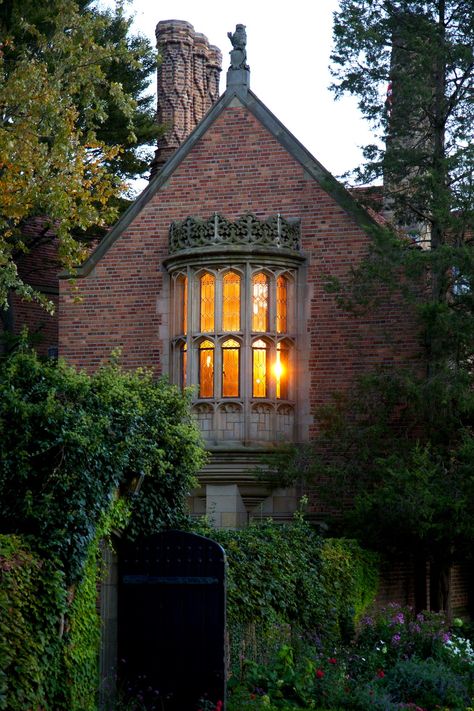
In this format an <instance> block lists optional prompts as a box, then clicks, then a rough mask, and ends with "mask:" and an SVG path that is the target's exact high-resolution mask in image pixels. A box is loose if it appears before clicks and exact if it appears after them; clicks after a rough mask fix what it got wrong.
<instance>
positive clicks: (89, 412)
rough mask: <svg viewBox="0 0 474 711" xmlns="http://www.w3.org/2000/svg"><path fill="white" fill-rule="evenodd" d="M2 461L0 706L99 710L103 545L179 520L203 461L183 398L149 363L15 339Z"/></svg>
mask: <svg viewBox="0 0 474 711" xmlns="http://www.w3.org/2000/svg"><path fill="white" fill-rule="evenodd" d="M12 423H14V424H15V426H14V427H12ZM0 461H1V466H0V574H1V577H0V709H8V710H9V711H20V710H22V711H24V709H35V710H36V709H38V711H39V709H41V711H93V710H94V709H95V708H96V694H97V689H98V651H99V637H100V622H99V618H98V611H97V605H96V603H97V588H98V582H99V577H98V576H99V571H100V549H99V543H100V541H103V540H105V539H107V538H108V537H109V534H110V531H111V530H112V528H113V529H116V528H119V529H121V530H124V529H125V528H128V531H129V534H130V535H132V536H133V535H136V534H137V533H139V532H140V531H141V530H144V529H146V528H147V530H149V531H157V530H159V529H160V528H163V527H165V526H169V525H179V522H181V521H182V520H184V518H185V509H186V500H185V495H186V493H187V492H188V491H189V489H190V488H191V487H192V485H193V483H194V472H195V471H196V470H197V469H198V468H199V467H200V466H201V464H202V463H203V461H204V455H203V449H202V447H201V442H200V438H199V434H198V431H197V429H196V427H195V425H194V423H193V422H192V420H191V417H190V414H189V408H188V404H187V402H186V400H185V399H184V398H183V396H182V395H181V393H180V392H179V391H178V390H177V389H176V388H174V387H171V386H170V385H168V384H167V383H166V382H165V381H163V380H156V379H154V378H153V376H152V374H151V372H148V371H145V370H139V371H136V372H125V371H123V370H121V368H120V367H119V365H118V364H117V362H111V363H110V364H109V365H106V366H103V367H102V368H100V369H99V370H98V371H97V372H96V373H95V374H94V375H87V374H86V373H78V372H77V371H76V370H74V369H73V368H71V367H70V366H68V365H66V364H65V363H64V362H62V361H59V362H58V363H56V362H54V361H51V360H47V361H43V360H40V359H39V358H38V357H37V356H36V354H35V353H33V352H32V351H30V350H29V349H28V348H27V347H26V346H24V345H22V346H21V347H20V349H19V350H18V351H17V352H16V353H14V354H12V355H10V356H9V357H8V358H6V359H5V360H3V361H1V362H0ZM137 482H140V483H141V484H142V486H141V490H140V492H139V494H138V495H135V496H133V497H129V496H128V492H129V491H130V489H132V488H136V483H137ZM147 523H148V524H149V525H148V526H147Z"/></svg>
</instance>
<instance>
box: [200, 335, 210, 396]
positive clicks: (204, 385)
mask: <svg viewBox="0 0 474 711" xmlns="http://www.w3.org/2000/svg"><path fill="white" fill-rule="evenodd" d="M199 397H203V398H205V397H214V344H213V343H212V341H201V344H200V346H199Z"/></svg>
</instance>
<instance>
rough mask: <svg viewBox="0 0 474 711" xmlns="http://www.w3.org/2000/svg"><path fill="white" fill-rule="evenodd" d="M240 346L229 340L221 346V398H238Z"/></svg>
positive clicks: (231, 339)
mask: <svg viewBox="0 0 474 711" xmlns="http://www.w3.org/2000/svg"><path fill="white" fill-rule="evenodd" d="M239 353H240V344H239V342H238V341H235V340H234V339H233V338H229V339H228V340H227V341H225V342H224V343H223V344H222V396H223V397H238V396H239Z"/></svg>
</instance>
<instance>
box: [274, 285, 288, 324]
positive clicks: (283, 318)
mask: <svg viewBox="0 0 474 711" xmlns="http://www.w3.org/2000/svg"><path fill="white" fill-rule="evenodd" d="M287 313H288V282H287V280H286V279H285V277H284V276H279V277H278V279H277V282H276V318H277V323H276V325H277V333H286V332H287V330H288V318H287Z"/></svg>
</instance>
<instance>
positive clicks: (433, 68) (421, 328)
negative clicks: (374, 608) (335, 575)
mask: <svg viewBox="0 0 474 711" xmlns="http://www.w3.org/2000/svg"><path fill="white" fill-rule="evenodd" d="M473 47H474V7H473V5H472V2H470V0H431V1H430V2H421V0H371V1H370V2H367V0H341V3H340V9H339V11H338V12H336V13H335V16H334V51H333V54H332V61H333V66H332V70H333V75H334V78H335V83H334V87H333V88H334V90H335V92H336V95H337V96H340V95H342V94H344V93H350V94H352V95H354V96H356V97H357V98H358V100H359V107H360V109H361V111H362V113H363V114H364V116H365V117H366V118H368V119H369V120H370V121H371V122H372V125H373V126H374V128H375V130H376V131H378V137H379V143H374V144H373V145H371V146H368V147H366V149H365V157H366V159H367V163H366V164H365V165H364V166H362V167H361V168H359V169H358V170H356V172H355V173H356V177H357V178H358V180H359V181H361V182H367V181H373V180H376V179H379V180H383V182H384V201H385V202H384V204H385V208H386V215H387V216H388V219H389V221H391V224H389V225H388V227H387V228H386V229H380V230H374V235H373V237H374V239H373V242H372V245H371V249H370V254H369V256H368V258H367V259H366V260H365V261H364V262H363V263H362V264H361V265H360V266H359V267H358V268H357V269H355V271H354V273H353V274H352V276H351V277H350V279H349V282H348V283H346V284H344V285H342V284H339V285H336V286H337V289H338V291H339V297H340V300H341V301H342V302H343V304H345V306H350V308H351V309H353V310H354V309H355V310H357V309H360V308H365V307H367V305H370V308H373V307H374V304H375V303H376V300H377V295H380V294H381V293H384V294H385V295H386V294H387V292H388V291H390V290H391V291H392V292H393V293H394V294H395V298H397V299H403V300H404V303H405V306H406V309H407V310H409V311H410V312H411V313H412V314H413V316H414V318H416V319H417V323H418V332H419V355H420V357H419V359H418V360H417V361H416V363H413V362H412V363H408V364H405V365H404V366H399V367H397V368H395V367H392V368H391V369H389V368H387V367H385V368H384V369H378V370H376V371H375V372H374V373H368V374H367V375H366V376H365V377H364V378H362V379H360V380H359V381H358V382H357V383H355V384H354V389H353V392H352V393H346V394H344V395H339V396H337V397H336V398H335V400H334V402H333V404H332V405H329V406H328V407H326V408H325V409H324V410H323V411H321V412H320V413H319V418H320V425H321V438H320V439H319V440H318V441H317V442H316V443H315V445H316V455H317V456H316V457H315V458H310V461H311V462H312V466H311V467H310V468H311V469H312V471H313V473H314V471H315V470H316V471H317V472H318V473H319V474H320V473H321V471H322V470H323V471H325V472H326V474H327V473H328V471H329V472H330V473H331V475H333V476H335V477H336V478H337V481H338V482H339V483H340V482H341V480H344V481H345V484H346V486H348V488H349V490H350V491H351V492H352V494H353V507H352V509H351V510H350V511H347V512H346V513H345V522H346V524H347V525H349V527H350V528H351V530H352V532H354V531H355V532H357V533H358V535H359V536H361V537H362V538H363V539H364V542H366V543H369V544H372V545H374V546H377V547H379V548H382V549H383V550H385V551H398V552H399V553H400V552H403V553H405V554H406V553H407V552H415V553H416V554H417V556H418V558H419V559H420V560H422V561H423V567H422V572H421V574H420V580H421V579H422V578H423V575H424V560H425V559H428V560H429V561H430V563H431V573H432V580H431V606H432V608H434V609H436V608H438V609H439V608H447V607H448V606H449V573H450V569H451V566H452V563H453V561H454V560H455V559H456V557H457V556H459V555H461V554H462V553H465V552H466V550H468V549H469V547H470V544H471V543H472V540H473V537H474V526H473V523H472V522H473V514H474V433H473V427H474V390H473V386H474V372H473V367H474V366H473V364H474V251H473V244H474V192H473V168H474V147H473V143H472V125H473V119H474V102H473V95H474V55H473ZM387 88H388V96H387ZM333 286H334V285H333ZM373 296H374V299H372V297H373ZM394 348H395V346H394ZM396 360H397V354H395V358H394V362H395V361H396ZM398 361H400V359H399V358H398ZM328 452H331V453H332V454H331V456H328V454H327V453H328ZM425 593H426V591H425V592H423V591H422V592H421V594H420V595H419V598H418V600H419V604H421V605H422V603H423V596H424V595H425Z"/></svg>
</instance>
